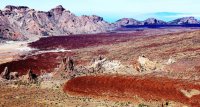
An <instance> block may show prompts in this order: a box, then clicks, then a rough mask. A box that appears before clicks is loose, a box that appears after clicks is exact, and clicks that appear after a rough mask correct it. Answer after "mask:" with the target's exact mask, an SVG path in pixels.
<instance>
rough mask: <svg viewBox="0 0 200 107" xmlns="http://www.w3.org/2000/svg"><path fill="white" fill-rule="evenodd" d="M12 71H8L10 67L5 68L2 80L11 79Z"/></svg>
mask: <svg viewBox="0 0 200 107" xmlns="http://www.w3.org/2000/svg"><path fill="white" fill-rule="evenodd" d="M9 75H10V71H9V70H8V67H5V68H4V70H3V72H2V73H1V78H3V79H7V80H8V79H9Z"/></svg>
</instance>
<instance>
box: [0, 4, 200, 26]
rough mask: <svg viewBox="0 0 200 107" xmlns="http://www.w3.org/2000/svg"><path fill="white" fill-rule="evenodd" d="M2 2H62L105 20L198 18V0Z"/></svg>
mask: <svg viewBox="0 0 200 107" xmlns="http://www.w3.org/2000/svg"><path fill="white" fill-rule="evenodd" d="M6 5H17V6H19V5H23V6H24V5H25V6H29V7H30V8H34V9H36V10H43V11H48V10H50V9H51V8H53V7H55V6H57V5H63V7H64V8H66V9H67V10H70V11H71V12H73V13H75V14H76V15H92V14H95V15H99V16H102V17H104V19H105V20H106V21H109V22H114V21H116V20H118V19H120V18H123V17H128V18H135V19H138V20H144V19H146V18H148V17H155V18H159V19H162V20H166V21H169V20H172V19H175V18H178V17H183V16H195V17H196V18H200V0H1V3H0V9H3V8H4V7H5V6H6Z"/></svg>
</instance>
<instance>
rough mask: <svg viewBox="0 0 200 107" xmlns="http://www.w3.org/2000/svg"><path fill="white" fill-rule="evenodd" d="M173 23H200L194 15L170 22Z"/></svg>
mask: <svg viewBox="0 0 200 107" xmlns="http://www.w3.org/2000/svg"><path fill="white" fill-rule="evenodd" d="M169 24H171V25H185V24H200V22H199V21H198V20H197V19H195V18H194V17H183V18H179V19H176V20H173V21H171V22H169Z"/></svg>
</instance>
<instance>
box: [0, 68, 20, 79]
mask: <svg viewBox="0 0 200 107" xmlns="http://www.w3.org/2000/svg"><path fill="white" fill-rule="evenodd" d="M18 76H19V74H18V72H10V71H9V70H8V67H5V68H4V71H3V72H2V73H1V75H0V77H1V78H3V79H6V80H12V79H17V78H18Z"/></svg>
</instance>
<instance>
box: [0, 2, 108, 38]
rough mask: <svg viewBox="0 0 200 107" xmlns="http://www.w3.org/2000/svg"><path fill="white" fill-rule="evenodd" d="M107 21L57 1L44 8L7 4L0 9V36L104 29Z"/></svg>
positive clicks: (80, 32) (97, 31) (61, 33)
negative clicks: (75, 13)
mask: <svg viewBox="0 0 200 107" xmlns="http://www.w3.org/2000/svg"><path fill="white" fill-rule="evenodd" d="M109 28H110V24H109V23H107V22H105V21H104V20H103V18H102V17H99V16H95V15H93V16H76V15H74V14H73V13H71V12H70V11H68V10H66V9H65V8H63V7H62V6H61V5H59V6H57V7H55V8H53V9H51V10H50V11H48V12H44V11H36V10H34V9H30V8H28V7H26V6H11V5H8V6H6V7H5V9H4V10H2V11H0V37H3V38H6V39H11V40H25V39H28V38H31V37H33V35H34V36H35V35H37V36H48V35H69V34H87V33H101V32H106V31H107V30H108V29H109Z"/></svg>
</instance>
